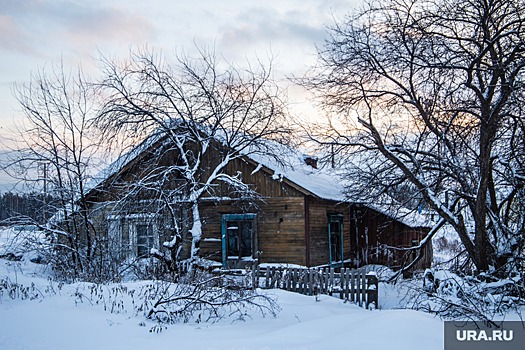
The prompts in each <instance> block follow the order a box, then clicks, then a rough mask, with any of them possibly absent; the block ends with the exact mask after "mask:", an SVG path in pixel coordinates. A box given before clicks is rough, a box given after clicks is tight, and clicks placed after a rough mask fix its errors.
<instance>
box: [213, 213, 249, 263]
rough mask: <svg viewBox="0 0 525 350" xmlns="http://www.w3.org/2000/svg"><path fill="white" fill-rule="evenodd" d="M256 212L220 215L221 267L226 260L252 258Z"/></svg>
mask: <svg viewBox="0 0 525 350" xmlns="http://www.w3.org/2000/svg"><path fill="white" fill-rule="evenodd" d="M255 218H256V214H223V215H222V217H221V240H222V267H223V268H227V267H228V260H242V259H243V258H253V257H254V248H255Z"/></svg>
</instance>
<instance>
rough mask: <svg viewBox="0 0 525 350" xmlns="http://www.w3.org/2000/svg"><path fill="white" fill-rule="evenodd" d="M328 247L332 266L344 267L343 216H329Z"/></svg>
mask: <svg viewBox="0 0 525 350" xmlns="http://www.w3.org/2000/svg"><path fill="white" fill-rule="evenodd" d="M328 245H329V255H330V266H331V267H340V266H342V265H343V261H344V254H343V216H342V215H329V216H328Z"/></svg>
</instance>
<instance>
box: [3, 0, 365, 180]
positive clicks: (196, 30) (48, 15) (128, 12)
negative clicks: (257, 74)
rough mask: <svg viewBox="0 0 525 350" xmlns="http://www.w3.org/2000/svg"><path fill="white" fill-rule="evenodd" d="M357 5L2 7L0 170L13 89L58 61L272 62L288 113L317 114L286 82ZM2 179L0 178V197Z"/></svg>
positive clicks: (90, 67)
mask: <svg viewBox="0 0 525 350" xmlns="http://www.w3.org/2000/svg"><path fill="white" fill-rule="evenodd" d="M359 1H361V0H264V1H263V0H222V1H219V0H198V1H195V0H194V1H187V0H185V1H182V0H148V1H142V0H79V1H75V0H0V162H1V161H2V159H4V158H5V154H4V150H5V148H6V146H5V145H6V144H9V143H10V142H9V137H11V136H10V135H12V131H13V130H15V125H16V124H17V123H20V122H21V120H22V114H21V111H20V108H19V106H18V102H17V101H16V99H15V97H14V96H13V85H14V84H15V83H17V84H23V83H25V82H28V81H29V78H30V75H31V73H35V72H37V71H39V70H41V69H45V70H50V66H52V65H53V64H57V63H59V62H60V61H62V62H63V63H64V65H65V67H66V68H69V69H71V70H76V69H77V67H81V68H82V70H83V71H84V73H85V74H86V75H88V76H91V77H94V76H96V75H97V59H98V58H100V55H101V54H102V55H104V56H107V57H117V58H126V57H127V56H128V55H129V51H130V49H131V50H132V49H136V48H144V47H146V46H147V47H148V48H149V49H154V50H161V51H162V53H163V54H164V55H165V56H167V57H168V58H169V57H170V56H171V57H173V56H172V54H173V53H176V52H179V53H180V52H181V51H182V50H184V52H186V53H187V54H190V55H191V53H192V52H194V51H195V50H196V47H205V48H213V49H214V50H215V52H216V53H217V54H219V55H221V56H223V57H224V59H225V60H227V61H228V62H233V63H236V64H239V65H243V64H246V61H247V60H248V61H250V60H253V59H256V58H260V59H261V60H262V61H263V62H265V61H268V59H269V58H270V57H273V59H274V76H275V78H276V79H278V80H282V84H283V85H284V86H286V87H287V88H288V90H289V96H290V100H291V102H292V105H291V107H292V112H294V113H295V114H315V113H316V111H315V108H313V107H312V105H311V103H309V101H310V99H309V98H308V96H307V95H306V94H305V93H304V92H303V91H301V89H300V88H298V87H296V86H294V85H293V84H291V83H289V81H288V80H287V79H286V77H289V76H291V75H295V76H301V75H302V74H303V73H304V72H305V70H306V69H307V68H308V67H309V66H311V65H312V64H313V63H315V59H316V45H322V42H323V40H324V38H325V37H326V26H327V25H331V24H333V23H334V18H342V17H343V16H344V15H345V14H346V13H348V12H349V11H351V10H352V9H353V8H354V7H355V6H356V5H357V4H358V3H359ZM3 182H5V176H4V175H3V174H0V190H1V186H2V183H3Z"/></svg>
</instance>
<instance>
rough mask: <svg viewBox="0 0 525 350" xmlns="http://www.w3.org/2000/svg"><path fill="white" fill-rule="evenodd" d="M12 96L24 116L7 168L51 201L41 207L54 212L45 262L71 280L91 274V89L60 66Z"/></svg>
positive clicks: (18, 88) (94, 239) (94, 242)
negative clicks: (88, 193) (88, 197)
mask: <svg viewBox="0 0 525 350" xmlns="http://www.w3.org/2000/svg"><path fill="white" fill-rule="evenodd" d="M15 96H16V98H17V99H18V102H19V103H20V106H21V108H22V113H23V115H24V116H25V118H24V119H22V121H21V123H20V125H19V126H18V130H17V131H16V133H17V136H16V137H15V139H17V140H18V141H17V147H18V149H17V150H16V152H13V154H14V156H13V158H12V159H11V161H10V164H8V166H7V167H6V170H7V171H8V173H9V174H10V175H12V176H13V177H15V178H17V179H19V180H21V181H24V182H25V183H26V184H28V185H29V186H32V187H33V189H36V190H38V191H42V192H44V198H45V199H46V198H49V197H51V198H53V199H54V200H53V202H50V203H45V204H46V206H48V207H51V208H44V209H43V210H45V211H47V212H50V213H54V216H53V217H52V218H49V217H48V218H46V219H48V220H47V221H48V224H47V227H46V231H47V234H48V236H49V239H50V243H51V245H49V246H47V247H48V248H49V247H51V249H50V250H49V251H47V252H46V255H47V256H46V258H48V259H51V261H50V262H51V263H52V264H53V266H54V267H55V268H57V269H59V270H62V271H63V272H66V273H70V272H72V273H73V276H72V277H78V276H79V275H80V274H82V273H88V272H93V266H92V261H93V258H94V254H95V250H96V249H97V235H96V232H95V229H94V227H93V225H92V224H91V222H90V220H89V214H88V211H87V203H86V200H85V197H84V193H85V191H84V187H85V186H86V183H87V182H88V181H89V179H90V178H89V170H90V169H89V167H90V166H95V165H96V164H95V160H96V157H95V155H96V151H97V147H98V144H96V143H94V142H93V140H94V137H93V134H92V133H91V131H90V129H89V127H88V120H89V118H91V117H92V116H93V115H94V114H95V113H96V108H95V106H96V105H95V102H96V98H95V96H94V90H93V89H92V88H90V86H89V84H88V83H87V81H86V79H85V78H84V76H83V74H82V73H81V72H80V71H79V72H77V73H75V74H73V73H68V72H66V71H65V68H64V66H63V65H62V64H60V65H57V66H53V68H52V69H51V71H50V72H46V71H45V70H42V71H41V72H38V73H36V74H34V75H32V76H31V80H30V82H29V83H28V84H22V85H18V86H16V88H15ZM73 212H74V213H75V219H72V214H73ZM69 219H72V220H69Z"/></svg>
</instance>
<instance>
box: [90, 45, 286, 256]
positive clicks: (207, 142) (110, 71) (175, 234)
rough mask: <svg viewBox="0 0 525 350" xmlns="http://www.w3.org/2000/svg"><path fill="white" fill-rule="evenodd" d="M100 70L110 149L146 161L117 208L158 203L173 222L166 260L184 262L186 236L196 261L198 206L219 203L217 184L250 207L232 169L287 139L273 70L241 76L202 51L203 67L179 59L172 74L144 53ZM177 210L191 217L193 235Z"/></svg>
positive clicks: (123, 182)
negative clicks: (139, 201) (141, 201)
mask: <svg viewBox="0 0 525 350" xmlns="http://www.w3.org/2000/svg"><path fill="white" fill-rule="evenodd" d="M104 67H105V68H104V70H105V78H104V80H103V82H102V83H101V84H100V88H101V89H102V90H103V91H104V94H105V96H107V99H106V100H105V105H104V108H103V113H102V114H101V116H100V117H99V118H98V120H97V125H98V126H99V128H100V129H101V130H102V131H103V133H104V137H105V138H106V139H115V140H120V141H124V142H123V143H121V146H120V147H121V149H133V150H134V151H131V154H133V152H137V150H138V152H145V151H146V152H148V159H149V160H148V161H147V162H146V161H143V162H141V169H140V172H138V174H136V176H134V177H133V178H132V179H117V180H116V182H114V183H113V186H117V187H118V186H120V188H121V190H120V191H119V193H120V195H119V196H120V198H119V199H118V200H119V201H121V203H122V202H123V200H125V198H126V197H128V198H136V197H137V195H139V194H140V195H141V196H142V198H149V199H154V200H155V201H154V203H156V205H157V210H159V211H164V212H167V213H168V214H169V216H170V217H171V223H170V227H171V229H172V240H171V241H168V242H164V247H167V248H169V250H170V255H169V256H167V257H166V258H167V260H171V261H172V262H174V261H177V260H179V259H180V258H181V249H182V242H183V241H185V240H186V237H184V236H185V234H186V233H188V234H189V236H190V237H191V248H190V256H191V257H197V256H198V254H199V241H200V238H201V217H200V212H199V203H200V202H201V200H202V198H203V197H205V196H206V197H208V199H210V198H215V199H216V200H221V199H223V198H217V195H218V194H217V193H216V191H215V188H216V185H217V184H220V183H223V184H227V185H228V186H229V187H230V189H231V195H232V196H236V197H244V198H254V196H256V193H255V192H254V191H253V190H252V189H251V188H250V187H249V186H247V185H246V184H244V183H243V177H242V174H232V173H231V172H230V173H229V172H228V171H227V167H228V165H229V164H230V163H231V162H232V161H233V160H235V159H237V158H240V157H243V156H246V155H249V154H252V153H267V154H272V153H273V154H275V149H273V148H274V147H275V146H276V144H277V142H278V141H285V140H286V137H287V136H288V135H289V129H288V127H287V126H286V124H285V119H284V118H285V104H284V102H283V94H282V93H281V91H280V90H279V89H278V88H277V86H276V84H275V83H274V82H273V81H272V79H271V69H265V68H264V66H263V65H262V64H261V65H259V66H258V67H257V69H252V67H248V68H247V69H241V68H237V67H234V66H231V65H229V64H227V63H225V62H223V61H222V60H219V59H217V57H216V56H215V55H214V54H213V53H209V52H205V51H200V56H199V57H198V58H197V59H191V58H188V57H187V56H184V55H182V56H178V57H176V58H175V63H174V64H169V63H167V62H166V61H165V60H164V58H163V57H162V56H161V55H158V54H155V53H154V52H148V51H139V52H134V53H132V54H131V58H130V60H129V61H128V62H120V63H119V62H115V61H111V60H104ZM270 139H271V140H272V141H269V140H270ZM128 154H130V153H128ZM181 208H188V210H187V211H188V212H189V215H188V222H189V226H190V227H189V230H186V231H189V232H184V230H183V227H182V226H183V223H181V215H180V212H181Z"/></svg>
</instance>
